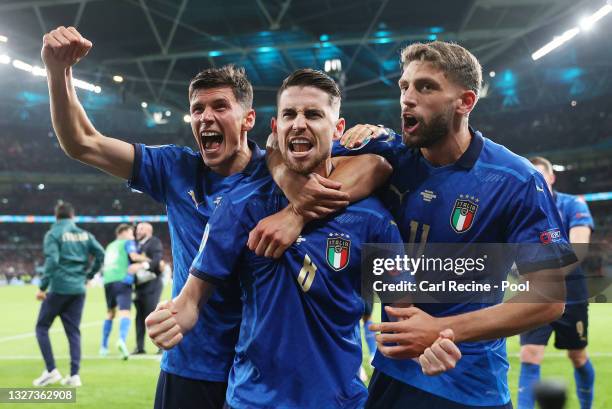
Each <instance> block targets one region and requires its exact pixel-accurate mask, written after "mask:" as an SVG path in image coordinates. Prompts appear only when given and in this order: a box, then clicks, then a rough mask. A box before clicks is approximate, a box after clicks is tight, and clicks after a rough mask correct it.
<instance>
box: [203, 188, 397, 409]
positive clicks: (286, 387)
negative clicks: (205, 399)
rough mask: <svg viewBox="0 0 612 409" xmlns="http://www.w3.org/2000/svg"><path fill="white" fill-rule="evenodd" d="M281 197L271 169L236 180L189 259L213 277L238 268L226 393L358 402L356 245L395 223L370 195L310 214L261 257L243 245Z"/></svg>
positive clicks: (300, 403)
mask: <svg viewBox="0 0 612 409" xmlns="http://www.w3.org/2000/svg"><path fill="white" fill-rule="evenodd" d="M287 204H288V202H287V200H286V198H285V197H284V196H283V194H282V192H281V191H280V189H278V187H277V186H276V185H275V184H274V182H273V180H272V178H271V177H266V178H264V179H262V180H259V181H257V182H253V183H248V184H246V183H243V184H242V185H241V186H240V187H237V188H236V189H234V190H233V191H232V192H230V193H228V194H227V195H226V196H225V197H224V199H223V201H222V203H221V205H220V206H219V208H218V209H217V210H216V211H215V214H214V215H213V217H212V218H211V220H210V221H209V224H208V226H207V232H208V234H207V235H205V236H206V237H205V238H204V239H203V242H202V246H201V251H200V253H199V254H198V256H197V258H196V259H195V260H194V263H193V266H192V270H191V271H192V274H194V275H195V276H197V277H199V278H202V279H204V280H207V281H210V282H213V283H223V282H225V281H227V280H230V279H231V278H232V277H234V276H239V277H240V285H241V288H242V301H243V305H244V309H243V314H242V327H241V329H240V338H239V341H238V344H237V345H236V356H235V359H234V365H233V367H232V370H231V372H230V377H229V386H228V391H227V401H228V403H229V405H230V406H231V407H232V408H237V409H242V408H254V407H257V408H264V407H265V408H277V409H281V408H284V409H289V408H291V409H297V408H301V409H306V408H312V409H330V408H361V407H362V406H363V404H364V402H365V399H366V397H367V391H366V388H365V386H364V385H363V384H362V382H361V381H360V380H359V377H358V372H359V367H360V365H361V359H362V355H361V335H360V330H359V320H360V318H361V316H362V314H363V311H364V303H363V300H362V299H361V297H360V295H359V293H360V289H361V280H360V278H361V264H360V263H361V260H360V259H361V250H362V245H363V243H366V242H383V243H386V242H389V243H398V242H401V237H400V235H399V231H398V229H397V225H396V224H395V222H393V221H392V218H391V215H390V213H389V212H388V211H387V210H386V209H385V208H384V207H383V205H382V203H381V202H379V201H378V200H377V199H374V198H369V199H365V200H363V201H361V202H358V203H355V204H353V205H350V206H348V207H347V208H346V209H345V210H344V211H343V212H340V213H337V214H336V215H334V216H333V217H330V218H327V219H325V220H322V221H314V222H311V223H309V224H308V225H307V226H306V227H305V228H304V230H303V231H302V234H301V236H300V237H299V238H298V239H297V241H296V242H295V243H294V244H293V245H292V246H291V247H289V248H288V249H287V251H286V252H285V253H284V254H283V256H282V257H281V258H280V259H279V260H273V259H269V258H264V257H258V256H257V255H255V253H254V252H252V251H250V250H249V249H248V248H247V247H246V242H247V240H248V235H249V232H250V230H251V229H252V228H254V227H255V225H256V224H257V222H258V221H259V220H260V219H262V218H264V217H266V216H269V215H271V214H273V213H276V212H278V211H280V210H281V209H283V208H284V207H285V206H286V205H287Z"/></svg>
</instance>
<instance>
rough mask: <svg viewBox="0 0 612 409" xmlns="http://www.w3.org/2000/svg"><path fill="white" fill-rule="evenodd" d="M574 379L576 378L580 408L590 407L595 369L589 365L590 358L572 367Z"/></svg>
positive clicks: (588, 408) (586, 408)
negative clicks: (576, 366)
mask: <svg viewBox="0 0 612 409" xmlns="http://www.w3.org/2000/svg"><path fill="white" fill-rule="evenodd" d="M574 379H575V380H576V394H577V395H578V400H579V401H580V409H591V405H592V404H593V385H594V384H595V370H594V369H593V365H591V360H590V359H587V361H586V364H584V365H582V366H581V367H580V368H575V369H574Z"/></svg>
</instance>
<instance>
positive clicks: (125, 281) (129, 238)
mask: <svg viewBox="0 0 612 409" xmlns="http://www.w3.org/2000/svg"><path fill="white" fill-rule="evenodd" d="M115 237H116V239H115V240H114V241H112V242H111V243H110V244H109V245H108V246H106V256H105V257H104V269H103V278H104V295H105V296H106V307H107V316H106V320H104V326H103V327H102V345H101V346H100V355H102V356H107V355H108V338H109V336H110V333H111V330H112V328H113V319H114V318H115V311H116V309H117V306H119V339H118V340H117V348H118V349H119V353H120V354H121V356H122V357H123V359H127V358H128V356H129V352H128V348H127V345H126V343H125V342H126V339H127V335H128V331H129V329H130V322H131V318H130V308H131V306H132V284H134V272H131V271H129V266H130V264H132V263H135V262H138V261H142V260H143V259H144V258H143V256H141V255H140V254H138V248H137V246H136V242H135V241H134V230H133V229H132V226H130V225H129V224H125V223H123V224H120V225H119V226H117V229H115Z"/></svg>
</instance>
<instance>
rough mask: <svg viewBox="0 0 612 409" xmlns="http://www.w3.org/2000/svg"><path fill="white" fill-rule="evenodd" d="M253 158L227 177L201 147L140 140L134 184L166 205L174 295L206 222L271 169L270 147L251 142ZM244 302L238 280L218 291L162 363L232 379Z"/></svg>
mask: <svg viewBox="0 0 612 409" xmlns="http://www.w3.org/2000/svg"><path fill="white" fill-rule="evenodd" d="M249 147H250V148H251V151H252V157H251V161H250V162H249V164H248V165H247V167H246V168H245V169H244V171H243V172H240V173H237V174H234V175H231V176H228V177H223V176H220V175H218V174H216V173H214V172H212V171H211V170H210V169H208V168H207V167H206V166H205V165H204V162H203V161H202V157H201V156H200V154H199V153H197V152H193V151H192V150H191V149H189V148H184V147H178V146H173V145H165V146H144V145H135V146H134V148H135V158H134V167H133V172H132V177H131V179H130V181H129V186H130V187H132V188H134V189H136V190H139V191H142V192H145V193H147V194H149V195H150V196H151V197H153V199H155V200H157V201H158V202H161V203H164V204H165V205H166V211H167V213H168V227H169V230H170V238H171V240H172V256H173V259H174V263H173V267H174V268H173V280H172V296H173V297H176V296H177V295H178V294H179V293H180V291H181V289H182V288H183V286H184V285H185V281H187V277H188V276H189V267H190V265H191V262H192V261H193V259H194V257H195V256H196V254H197V252H198V245H199V244H200V241H201V239H202V234H203V232H204V227H205V226H206V223H208V219H209V217H210V216H211V215H212V213H213V211H214V209H215V208H216V206H217V205H218V203H219V201H220V200H221V198H222V196H223V195H224V194H226V193H227V191H229V190H231V189H232V188H234V186H236V185H237V184H239V183H241V181H243V180H244V179H249V178H251V177H258V176H256V175H258V174H259V173H260V172H261V171H262V170H265V169H266V163H265V162H266V161H265V159H264V155H265V152H264V151H262V150H261V149H259V148H258V147H257V145H255V144H254V143H251V142H249ZM241 310H242V305H241V302H240V293H239V289H238V283H237V282H236V283H234V284H233V285H231V283H228V285H227V286H222V287H220V288H219V289H218V291H216V293H215V294H214V296H213V297H212V298H211V300H210V301H209V303H208V304H207V305H206V306H205V307H203V308H202V310H201V312H200V317H201V319H200V320H199V321H198V323H197V325H196V326H195V327H194V329H193V330H192V331H191V332H190V333H189V334H187V335H186V336H185V337H184V339H183V340H182V341H181V343H180V344H179V345H178V346H176V347H174V348H172V349H171V350H169V351H166V352H164V355H163V357H162V362H161V368H162V369H163V370H164V371H166V372H169V373H172V374H175V375H179V376H183V377H187V378H191V379H199V380H208V381H217V382H219V381H223V382H224V381H226V380H227V376H228V374H229V370H230V367H231V364H232V361H233V358H234V346H235V344H236V341H237V339H238V331H239V328H240V316H241Z"/></svg>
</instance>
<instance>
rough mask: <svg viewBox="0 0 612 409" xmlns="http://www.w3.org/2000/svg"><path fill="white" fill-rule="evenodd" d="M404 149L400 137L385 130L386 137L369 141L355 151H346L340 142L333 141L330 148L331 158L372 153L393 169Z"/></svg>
mask: <svg viewBox="0 0 612 409" xmlns="http://www.w3.org/2000/svg"><path fill="white" fill-rule="evenodd" d="M403 148H405V145H404V143H403V142H402V135H400V134H396V133H395V132H393V131H391V130H390V129H387V135H386V136H385V135H382V136H380V137H378V138H376V139H370V140H369V141H367V142H366V143H365V144H363V145H361V146H360V147H358V148H355V149H347V148H345V147H344V146H342V145H341V144H340V141H338V140H337V141H334V144H333V146H332V156H355V155H362V154H364V153H373V154H376V155H380V156H382V157H383V158H385V159H386V160H387V161H388V162H389V163H390V164H391V166H393V167H394V168H395V167H396V164H397V158H398V156H399V154H400V152H401V150H402V149H403Z"/></svg>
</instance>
